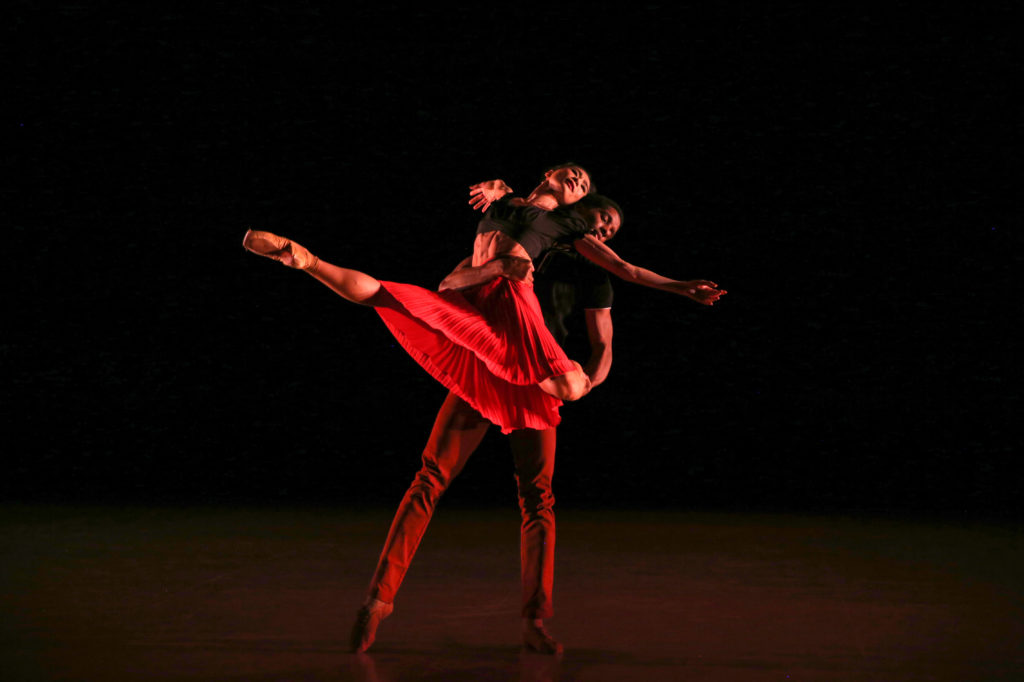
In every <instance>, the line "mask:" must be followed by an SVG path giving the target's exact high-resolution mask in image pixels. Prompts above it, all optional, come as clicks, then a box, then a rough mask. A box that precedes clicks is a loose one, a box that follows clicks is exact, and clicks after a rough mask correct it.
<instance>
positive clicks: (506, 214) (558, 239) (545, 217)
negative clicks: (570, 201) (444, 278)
mask: <svg viewBox="0 0 1024 682" xmlns="http://www.w3.org/2000/svg"><path fill="white" fill-rule="evenodd" d="M495 230H497V231H498V232H501V233H502V234H506V235H508V236H509V237H511V238H512V239H514V240H516V242H518V243H519V244H520V245H521V246H522V247H523V248H524V249H526V252H527V253H528V254H530V258H532V259H534V260H536V259H537V257H538V256H539V255H541V254H542V253H544V252H545V251H547V250H548V249H549V248H551V247H552V246H554V245H555V244H565V243H571V242H573V241H575V240H577V239H580V238H582V237H583V236H584V235H585V234H586V233H587V223H586V222H585V221H584V220H583V218H582V217H581V216H580V215H579V214H578V213H577V212H576V211H574V210H573V209H572V208H571V207H568V208H557V209H555V210H554V211H545V210H544V209H542V208H537V207H536V206H514V205H512V204H511V203H510V202H509V200H508V199H507V198H505V199H501V200H499V201H496V202H494V203H493V204H491V207H490V208H489V209H487V213H485V214H484V217H483V219H482V220H481V221H480V223H479V224H478V225H477V228H476V233H477V234H483V233H485V232H493V231H495Z"/></svg>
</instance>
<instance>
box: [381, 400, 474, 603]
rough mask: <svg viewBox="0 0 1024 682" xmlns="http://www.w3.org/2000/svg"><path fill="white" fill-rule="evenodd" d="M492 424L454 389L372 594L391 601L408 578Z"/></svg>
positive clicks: (389, 540)
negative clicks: (443, 502) (441, 503)
mask: <svg viewBox="0 0 1024 682" xmlns="http://www.w3.org/2000/svg"><path fill="white" fill-rule="evenodd" d="M490 425H491V423H490V422H489V421H487V420H486V419H484V418H483V417H482V416H481V415H480V413H478V412H477V411H476V410H474V409H473V408H472V407H470V406H469V404H468V403H466V402H465V401H464V400H462V399H461V398H459V397H458V396H456V395H455V394H454V393H449V394H448V397H447V398H446V399H445V401H444V404H443V405H442V406H441V410H440V412H438V414H437V418H436V419H435V420H434V427H433V430H431V432H430V439H429V440H428V441H427V447H426V449H424V451H423V467H422V468H421V469H420V471H419V473H417V474H416V477H415V479H414V480H413V482H412V485H410V486H409V490H408V491H407V492H406V493H405V497H404V498H403V499H402V503H401V504H400V505H399V507H398V512H397V513H396V514H395V518H394V521H393V522H392V523H391V530H390V531H389V533H388V538H387V540H386V541H385V543H384V549H383V551H382V552H381V555H380V562H379V563H378V564H377V570H376V572H375V573H374V575H373V580H371V581H370V588H369V595H368V596H369V597H370V598H371V599H377V600H380V601H382V602H387V603H391V602H392V601H394V599H395V594H396V593H397V592H398V588H399V587H400V586H401V584H402V580H403V579H404V578H405V573H406V571H408V570H409V564H410V563H411V562H412V558H413V555H414V554H416V549H417V547H419V544H420V540H421V539H422V538H423V533H424V531H426V529H427V524H429V523H430V518H431V516H432V515H433V513H434V507H435V506H436V505H437V501H438V499H439V498H440V497H441V494H442V493H444V491H445V490H446V489H447V488H448V485H449V484H450V483H451V481H452V479H454V478H455V477H456V476H457V475H458V474H459V472H460V471H462V467H463V466H465V464H466V461H467V460H468V459H469V456H470V455H471V454H473V451H474V450H476V448H477V446H478V445H480V441H481V440H483V437H484V435H485V434H486V433H487V429H488V427H490Z"/></svg>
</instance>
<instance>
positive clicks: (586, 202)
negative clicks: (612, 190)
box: [576, 192, 626, 227]
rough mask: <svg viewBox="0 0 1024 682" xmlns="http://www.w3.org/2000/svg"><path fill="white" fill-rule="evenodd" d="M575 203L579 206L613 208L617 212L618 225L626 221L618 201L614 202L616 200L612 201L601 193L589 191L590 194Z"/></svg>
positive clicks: (620, 225)
mask: <svg viewBox="0 0 1024 682" xmlns="http://www.w3.org/2000/svg"><path fill="white" fill-rule="evenodd" d="M576 204H577V205H578V206H581V207H584V208H611V209H614V210H615V212H616V213H618V214H619V227H622V223H624V222H626V216H625V215H624V214H623V213H622V207H621V206H619V204H618V202H616V201H614V200H612V199H609V198H608V197H606V196H605V195H603V194H597V193H596V192H591V193H590V194H587V195H586V196H584V197H583V198H582V199H580V200H579V201H577V202H576Z"/></svg>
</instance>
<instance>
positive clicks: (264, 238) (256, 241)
mask: <svg viewBox="0 0 1024 682" xmlns="http://www.w3.org/2000/svg"><path fill="white" fill-rule="evenodd" d="M242 246H244V247H245V249H246V251H252V252H253V253H255V254H257V255H260V256H266V257H267V258H273V259H274V260H276V261H279V262H281V263H283V264H284V265H287V266H288V267H290V268H295V269H296V270H310V269H312V268H313V267H314V266H315V265H316V263H317V257H316V256H314V255H313V254H311V253H310V252H309V251H307V250H306V249H305V248H304V247H303V246H301V245H300V244H296V243H295V242H293V241H292V240H290V239H286V238H285V237H279V236H277V235H276V234H273V233H272V232H259V231H257V230H249V231H248V232H246V233H245V237H244V238H243V239H242Z"/></svg>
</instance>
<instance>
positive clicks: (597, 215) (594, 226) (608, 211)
mask: <svg viewBox="0 0 1024 682" xmlns="http://www.w3.org/2000/svg"><path fill="white" fill-rule="evenodd" d="M579 212H580V215H581V216H583V219H584V220H585V221H586V222H587V225H588V226H589V227H590V229H589V230H588V234H592V235H594V236H595V237H597V240H598V241H599V242H606V241H608V240H609V239H611V238H612V237H614V236H615V233H616V232H618V231H619V228H620V227H621V226H622V216H620V215H619V212H618V211H616V210H615V209H614V208H611V207H608V208H601V207H586V208H581V209H579Z"/></svg>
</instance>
